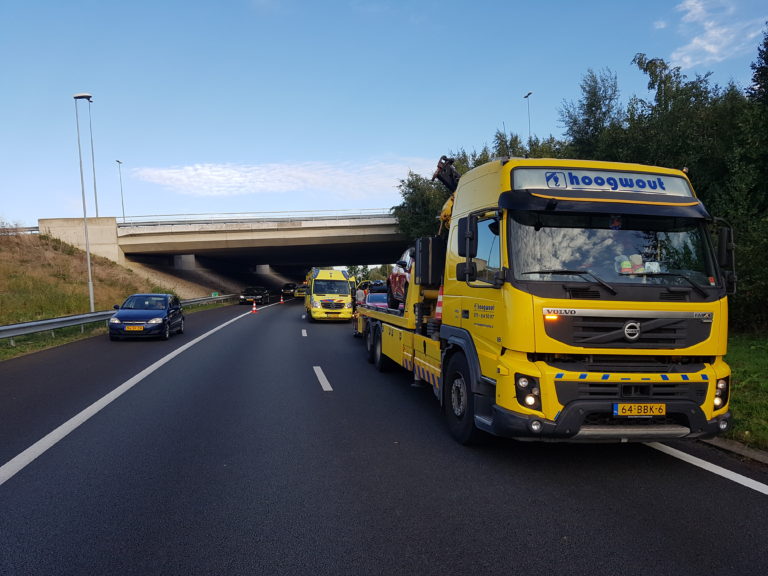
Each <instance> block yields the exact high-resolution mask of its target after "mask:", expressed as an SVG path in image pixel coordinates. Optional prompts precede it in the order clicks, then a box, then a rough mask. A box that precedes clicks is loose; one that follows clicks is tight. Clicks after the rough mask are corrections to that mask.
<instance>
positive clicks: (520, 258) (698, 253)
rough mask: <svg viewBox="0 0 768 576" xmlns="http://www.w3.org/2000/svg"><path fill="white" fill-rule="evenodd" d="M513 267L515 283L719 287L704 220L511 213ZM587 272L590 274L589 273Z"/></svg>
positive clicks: (510, 256)
mask: <svg viewBox="0 0 768 576" xmlns="http://www.w3.org/2000/svg"><path fill="white" fill-rule="evenodd" d="M509 239H510V240H509V246H510V254H509V258H510V262H511V265H512V270H513V273H514V277H515V279H517V280H539V281H556V282H563V281H564V280H567V281H569V282H570V281H574V282H595V281H596V280H595V278H599V279H600V280H601V281H605V282H608V283H610V285H611V286H615V285H616V284H667V285H680V286H688V287H689V288H690V287H693V288H694V289H696V290H697V292H699V291H701V287H709V286H715V285H716V273H715V268H714V264H713V258H712V255H711V248H710V244H709V242H708V241H707V231H706V229H705V227H704V223H703V222H702V221H700V220H693V219H688V218H664V217H657V216H629V215H606V214H572V213H561V214H543V213H535V212H512V213H511V217H510V219H509ZM586 272H588V273H586Z"/></svg>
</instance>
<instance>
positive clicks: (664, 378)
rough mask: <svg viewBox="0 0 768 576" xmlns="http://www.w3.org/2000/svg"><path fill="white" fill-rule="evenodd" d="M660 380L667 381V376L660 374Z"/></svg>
mask: <svg viewBox="0 0 768 576" xmlns="http://www.w3.org/2000/svg"><path fill="white" fill-rule="evenodd" d="M661 379H662V380H669V376H667V375H666V374H662V375H661Z"/></svg>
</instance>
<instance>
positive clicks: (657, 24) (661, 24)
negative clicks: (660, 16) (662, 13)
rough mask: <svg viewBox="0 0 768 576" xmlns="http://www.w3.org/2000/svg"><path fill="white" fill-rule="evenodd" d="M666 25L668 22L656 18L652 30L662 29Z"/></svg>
mask: <svg viewBox="0 0 768 576" xmlns="http://www.w3.org/2000/svg"><path fill="white" fill-rule="evenodd" d="M667 26H668V24H667V22H666V21H665V20H656V22H654V23H653V29H654V30H664V29H665V28H666V27H667Z"/></svg>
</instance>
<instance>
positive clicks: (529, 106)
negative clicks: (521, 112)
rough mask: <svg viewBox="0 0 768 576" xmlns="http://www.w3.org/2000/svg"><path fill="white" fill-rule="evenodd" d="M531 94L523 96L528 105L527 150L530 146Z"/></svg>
mask: <svg viewBox="0 0 768 576" xmlns="http://www.w3.org/2000/svg"><path fill="white" fill-rule="evenodd" d="M531 94H533V92H528V94H526V95H525V96H523V98H525V101H526V102H527V103H528V148H530V146H531V99H530V98H529V96H530V95H531Z"/></svg>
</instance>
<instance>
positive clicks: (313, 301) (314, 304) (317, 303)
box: [312, 300, 320, 308]
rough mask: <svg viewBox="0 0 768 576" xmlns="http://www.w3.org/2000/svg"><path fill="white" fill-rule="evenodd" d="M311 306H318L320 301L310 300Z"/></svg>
mask: <svg viewBox="0 0 768 576" xmlns="http://www.w3.org/2000/svg"><path fill="white" fill-rule="evenodd" d="M312 308H320V302H318V301H317V300H312Z"/></svg>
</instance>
